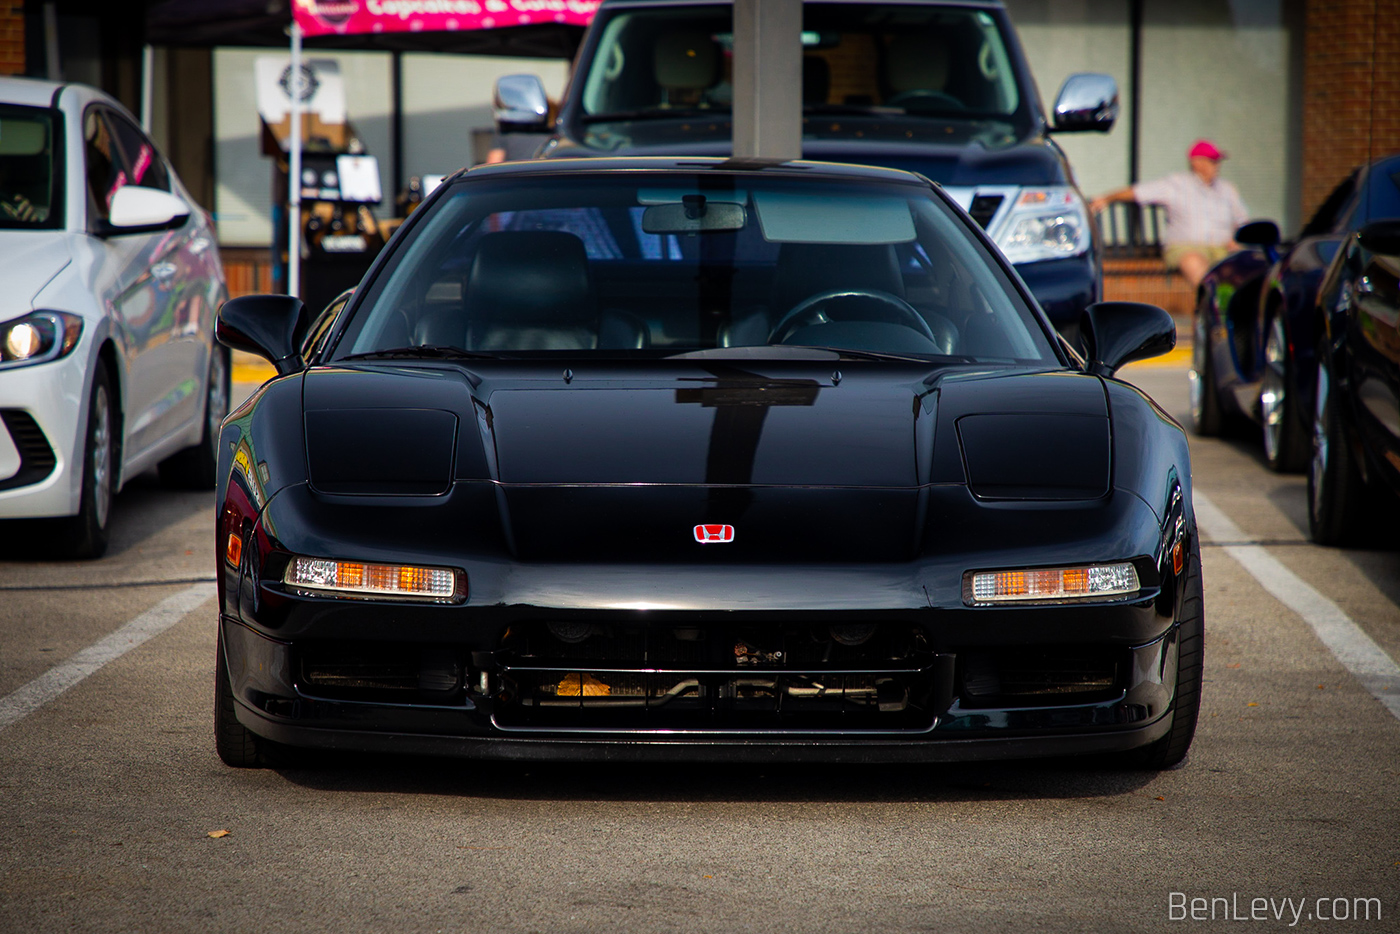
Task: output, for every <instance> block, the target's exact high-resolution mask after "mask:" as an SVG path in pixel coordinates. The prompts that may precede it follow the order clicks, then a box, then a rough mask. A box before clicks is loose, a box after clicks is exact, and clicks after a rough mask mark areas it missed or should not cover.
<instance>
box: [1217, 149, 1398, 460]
mask: <svg viewBox="0 0 1400 934" xmlns="http://www.w3.org/2000/svg"><path fill="white" fill-rule="evenodd" d="M1397 173H1400V156H1390V157H1387V158H1384V159H1380V160H1377V161H1376V162H1373V163H1371V164H1369V165H1365V166H1361V167H1359V168H1357V169H1356V170H1355V171H1354V172H1352V174H1351V175H1350V176H1348V177H1347V179H1346V180H1345V181H1343V182H1342V183H1341V184H1340V185H1338V186H1337V187H1336V188H1335V189H1334V190H1333V191H1332V193H1331V194H1330V195H1328V197H1327V199H1326V200H1325V201H1324V202H1323V203H1322V205H1321V206H1320V207H1318V209H1317V211H1316V212H1315V213H1314V214H1313V216H1312V219H1311V220H1309V221H1308V223H1307V224H1306V225H1305V226H1304V227H1303V229H1302V230H1301V231H1300V232H1299V234H1298V236H1297V238H1296V239H1294V240H1292V241H1291V242H1280V238H1279V231H1278V227H1277V226H1276V225H1274V224H1273V223H1271V222H1268V221H1261V222H1256V223H1252V224H1246V225H1245V226H1244V227H1241V228H1240V230H1239V232H1238V234H1237V235H1236V239H1237V240H1238V241H1239V242H1240V243H1241V244H1242V245H1243V246H1245V247H1246V249H1244V250H1242V251H1241V252H1238V253H1235V254H1233V255H1231V256H1228V257H1226V258H1225V259H1224V260H1221V261H1220V262H1219V263H1217V264H1216V265H1215V266H1214V267H1213V268H1212V269H1211V270H1210V272H1209V273H1207V274H1206V277H1205V279H1204V280H1203V281H1202V282H1201V285H1200V288H1199V289H1198V291H1197V294H1196V309H1195V315H1194V319H1193V334H1194V341H1193V345H1192V355H1191V370H1190V374H1189V376H1190V380H1191V421H1192V424H1193V426H1194V427H1195V429H1196V432H1197V433H1198V434H1202V435H1216V434H1220V433H1221V432H1222V431H1224V430H1226V429H1228V428H1229V427H1230V423H1232V422H1234V423H1236V424H1247V423H1248V422H1254V423H1257V424H1258V425H1259V426H1261V427H1262V429H1263V431H1262V435H1263V440H1264V457H1265V460H1266V461H1267V463H1268V465H1269V467H1270V468H1271V469H1273V470H1277V471H1281V472H1287V471H1300V470H1303V469H1304V467H1306V465H1307V463H1308V459H1309V456H1310V453H1311V437H1312V415H1313V408H1314V388H1315V384H1316V381H1317V341H1318V337H1319V331H1318V326H1317V323H1318V321H1317V314H1316V311H1315V306H1316V304H1317V296H1318V289H1319V286H1320V285H1321V283H1322V279H1323V275H1324V273H1325V272H1326V270H1327V266H1328V264H1329V263H1330V262H1331V261H1332V259H1333V257H1335V256H1336V254H1337V250H1338V247H1339V245H1340V244H1342V243H1343V242H1345V241H1346V240H1347V239H1348V238H1349V237H1351V236H1352V235H1353V234H1354V233H1355V232H1356V231H1357V230H1358V229H1360V228H1361V227H1363V226H1365V225H1366V224H1367V223H1369V222H1371V221H1374V220H1377V219H1381V218H1388V217H1400V185H1397V182H1396V174H1397Z"/></svg>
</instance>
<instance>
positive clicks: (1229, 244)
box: [1089, 139, 1249, 289]
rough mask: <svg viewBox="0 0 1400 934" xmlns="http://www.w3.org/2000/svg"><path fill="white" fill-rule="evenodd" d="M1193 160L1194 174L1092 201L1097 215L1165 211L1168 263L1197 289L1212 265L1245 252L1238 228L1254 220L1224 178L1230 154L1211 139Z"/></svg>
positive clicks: (1189, 155)
mask: <svg viewBox="0 0 1400 934" xmlns="http://www.w3.org/2000/svg"><path fill="white" fill-rule="evenodd" d="M1187 158H1188V160H1189V162H1190V166H1191V170H1190V171H1189V172H1173V173H1171V174H1170V175H1167V176H1164V177H1163V178H1159V179H1157V180H1155V181H1150V182H1138V183H1137V184H1136V185H1132V186H1129V187H1127V188H1120V189H1118V190H1117V191H1113V192H1110V193H1108V194H1106V195H1101V196H1100V197H1097V198H1095V199H1094V200H1092V201H1090V202H1089V210H1091V211H1093V212H1094V213H1095V214H1097V213H1098V212H1099V211H1102V210H1103V209H1104V208H1105V207H1107V206H1108V205H1109V204H1111V203H1112V202H1114V201H1137V202H1139V203H1140V204H1160V205H1162V206H1164V207H1165V208H1166V209H1167V229H1166V230H1165V231H1164V232H1163V234H1162V253H1163V258H1164V259H1165V260H1166V263H1167V268H1168V269H1179V270H1181V274H1182V276H1183V277H1185V279H1186V281H1187V282H1188V283H1190V284H1191V288H1193V289H1194V288H1195V287H1196V286H1197V285H1199V284H1200V282H1201V279H1203V278H1204V277H1205V274H1206V271H1207V270H1208V269H1210V267H1211V266H1213V265H1215V264H1216V263H1218V262H1220V261H1221V260H1222V259H1224V258H1225V257H1226V256H1228V255H1229V254H1230V253H1232V252H1234V251H1235V250H1237V249H1239V246H1238V244H1236V243H1235V228H1237V227H1239V226H1240V225H1241V224H1243V223H1244V222H1245V221H1247V220H1249V212H1248V211H1246V210H1245V206H1244V202H1243V201H1241V200H1240V193H1239V191H1237V190H1236V189H1235V186H1234V185H1232V184H1230V183H1229V182H1227V181H1225V180H1224V179H1223V178H1221V177H1220V161H1221V160H1222V159H1224V158H1225V153H1224V152H1223V151H1221V149H1220V148H1219V147H1217V146H1216V145H1215V144H1214V143H1212V142H1211V141H1210V140H1208V139H1202V140H1197V141H1196V143H1195V144H1194V145H1193V146H1192V147H1191V149H1190V151H1189V152H1187Z"/></svg>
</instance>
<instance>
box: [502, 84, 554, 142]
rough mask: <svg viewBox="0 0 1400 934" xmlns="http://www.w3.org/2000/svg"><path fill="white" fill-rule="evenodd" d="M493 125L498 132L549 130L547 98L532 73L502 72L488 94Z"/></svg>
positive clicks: (538, 131) (539, 131)
mask: <svg viewBox="0 0 1400 934" xmlns="http://www.w3.org/2000/svg"><path fill="white" fill-rule="evenodd" d="M492 107H493V108H494V115H495V118H496V127H497V129H499V130H500V131H501V132H502V133H542V132H544V131H546V130H548V129H549V97H548V96H547V95H546V94H545V93H544V84H542V83H541V82H540V79H539V78H537V77H535V76H534V75H503V76H501V77H500V78H498V79H496V90H495V93H494V95H493V97H492Z"/></svg>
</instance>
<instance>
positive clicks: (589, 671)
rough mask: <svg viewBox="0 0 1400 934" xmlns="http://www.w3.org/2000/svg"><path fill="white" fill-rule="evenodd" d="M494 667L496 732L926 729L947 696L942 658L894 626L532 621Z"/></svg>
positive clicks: (516, 629) (947, 670) (509, 638)
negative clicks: (496, 679)
mask: <svg viewBox="0 0 1400 934" xmlns="http://www.w3.org/2000/svg"><path fill="white" fill-rule="evenodd" d="M945 660H946V664H945ZM497 662H498V665H499V668H500V672H501V684H500V691H499V692H498V693H497V696H496V705H495V719H496V723H497V725H498V726H501V727H502V728H505V729H511V728H532V729H560V730H569V729H595V730H699V731H713V730H718V731H730V730H733V731H749V730H779V731H783V730H799V731H817V732H823V731H843V730H853V731H868V730H874V731H880V732H884V731H909V730H925V729H928V728H929V727H930V726H931V725H932V723H933V718H934V717H935V716H936V715H937V714H939V713H941V712H942V711H943V710H944V709H946V707H947V702H943V703H942V705H941V706H940V698H942V697H944V695H947V696H948V697H949V698H950V697H951V693H950V692H951V658H949V657H947V656H938V655H935V654H934V653H933V652H932V651H931V650H930V649H929V647H928V646H927V644H926V642H925V640H924V637H923V634H922V632H921V631H920V630H918V629H917V628H915V627H910V626H901V625H897V624H884V623H868V622H841V623H835V624H831V623H828V624H819V623H814V624H797V625H771V624H770V625H754V626H722V625H721V626H709V625H707V626H669V627H663V626H643V625H640V624H630V623H598V622H582V623H580V622H554V623H549V622H532V623H527V624H520V625H516V626H513V627H512V628H511V629H510V630H509V631H508V632H507V633H506V636H505V638H504V640H503V641H502V645H501V649H500V651H499V652H498V653H497ZM940 688H942V690H940Z"/></svg>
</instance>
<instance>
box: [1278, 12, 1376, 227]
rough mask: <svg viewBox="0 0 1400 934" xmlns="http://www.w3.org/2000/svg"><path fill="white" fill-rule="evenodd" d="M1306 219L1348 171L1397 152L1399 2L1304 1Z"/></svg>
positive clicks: (1304, 214)
mask: <svg viewBox="0 0 1400 934" xmlns="http://www.w3.org/2000/svg"><path fill="white" fill-rule="evenodd" d="M1306 21H1307V25H1306V29H1305V32H1304V40H1303V199H1302V200H1303V217H1304V218H1307V217H1309V216H1311V215H1312V212H1313V210H1314V209H1315V208H1316V207H1317V206H1318V205H1319V204H1321V203H1322V200H1323V199H1324V198H1325V197H1327V194H1328V192H1330V191H1331V190H1332V189H1333V188H1334V187H1335V186H1336V184H1337V183H1338V182H1340V181H1341V180H1342V179H1344V178H1346V176H1347V174H1348V173H1349V172H1350V171H1351V170H1352V168H1353V167H1355V166H1357V165H1359V164H1361V163H1363V162H1368V161H1370V160H1371V159H1374V158H1376V157H1378V156H1382V155H1386V154H1387V153H1392V152H1396V151H1400V107H1397V106H1396V102H1397V101H1400V0H1306Z"/></svg>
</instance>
